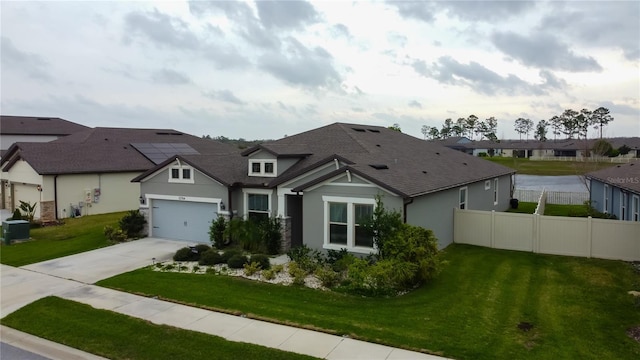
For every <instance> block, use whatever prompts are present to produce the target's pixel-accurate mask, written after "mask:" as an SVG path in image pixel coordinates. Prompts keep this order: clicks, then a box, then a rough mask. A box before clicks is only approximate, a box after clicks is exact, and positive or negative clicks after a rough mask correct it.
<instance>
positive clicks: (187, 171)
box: [169, 166, 194, 184]
mask: <svg viewBox="0 0 640 360" xmlns="http://www.w3.org/2000/svg"><path fill="white" fill-rule="evenodd" d="M169 182H171V183H185V184H193V183H194V180H193V169H191V167H189V166H172V167H171V168H170V169H169Z"/></svg>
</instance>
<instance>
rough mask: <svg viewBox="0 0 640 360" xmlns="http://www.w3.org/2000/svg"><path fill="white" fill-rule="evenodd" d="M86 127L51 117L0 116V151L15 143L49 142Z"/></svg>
mask: <svg viewBox="0 0 640 360" xmlns="http://www.w3.org/2000/svg"><path fill="white" fill-rule="evenodd" d="M87 129H88V127H86V126H84V125H80V124H76V123H73V122H71V121H68V120H64V119H60V118H52V117H32V116H7V115H1V116H0V150H7V149H9V147H10V146H11V145H12V144H13V143H17V142H49V141H53V140H56V139H58V138H60V137H63V136H67V135H71V134H73V133H76V132H79V131H83V130H87Z"/></svg>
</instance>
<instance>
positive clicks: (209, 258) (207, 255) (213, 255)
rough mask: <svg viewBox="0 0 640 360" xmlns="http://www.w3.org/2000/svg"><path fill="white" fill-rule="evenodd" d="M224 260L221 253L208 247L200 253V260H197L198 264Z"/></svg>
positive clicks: (216, 262) (215, 263) (215, 262)
mask: <svg viewBox="0 0 640 360" xmlns="http://www.w3.org/2000/svg"><path fill="white" fill-rule="evenodd" d="M224 262H225V261H224V260H223V259H222V255H220V254H219V253H218V251H217V250H215V249H209V250H207V251H205V252H203V253H202V254H200V260H198V264H200V265H217V264H222V263H224Z"/></svg>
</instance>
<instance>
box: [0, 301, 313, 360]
mask: <svg viewBox="0 0 640 360" xmlns="http://www.w3.org/2000/svg"><path fill="white" fill-rule="evenodd" d="M0 322H1V323H2V324H3V325H6V326H9V327H12V328H15V329H18V330H20V331H24V332H27V333H30V334H33V335H36V336H39V337H42V338H45V339H49V340H51V341H54V342H57V343H60V344H64V345H67V346H71V347H73V348H76V349H80V350H83V351H86V352H89V353H92V354H96V355H100V356H103V357H106V358H108V359H136V360H144V359H149V360H158V359H221V360H222V359H287V360H289V359H291V360H293V359H313V358H312V357H309V356H305V355H300V354H294V353H290V352H285V351H281V350H276V349H270V348H266V347H263V346H258V345H252V344H246V343H239V342H232V341H227V340H224V339H223V338H220V337H217V336H212V335H207V334H203V333H199V332H195V331H188V330H183V329H177V328H174V327H171V326H166V325H155V324H152V323H150V322H148V321H145V320H140V319H136V318H132V317H129V316H126V315H122V314H118V313H115V312H111V311H107V310H99V309H95V308H93V307H91V306H89V305H84V304H80V303H77V302H73V301H70V300H64V299H60V298H57V297H47V298H44V299H40V300H38V301H36V302H34V303H31V304H29V305H27V306H25V307H23V308H22V309H20V310H18V311H16V312H14V313H11V314H9V315H8V316H7V317H5V318H3V319H2V320H1V321H0Z"/></svg>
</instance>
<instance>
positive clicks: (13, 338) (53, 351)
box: [0, 326, 107, 360]
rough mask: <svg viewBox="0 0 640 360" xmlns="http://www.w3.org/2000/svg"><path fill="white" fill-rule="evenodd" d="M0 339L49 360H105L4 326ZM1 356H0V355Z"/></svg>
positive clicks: (1, 329) (0, 330) (1, 328)
mask: <svg viewBox="0 0 640 360" xmlns="http://www.w3.org/2000/svg"><path fill="white" fill-rule="evenodd" d="M0 338H2V342H3V343H5V344H9V345H12V346H15V347H17V348H20V349H24V350H27V351H28V352H31V353H34V354H37V355H41V356H43V357H44V358H47V359H51V360H107V359H105V358H103V357H100V356H96V355H93V354H90V353H87V352H84V351H80V350H78V349H74V348H72V347H68V346H66V345H62V344H58V343H55V342H53V341H49V340H47V339H43V338H39V337H37V336H33V335H31V334H27V333H24V332H22V331H18V330H15V329H12V328H9V327H6V326H0ZM0 355H1V354H0Z"/></svg>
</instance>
